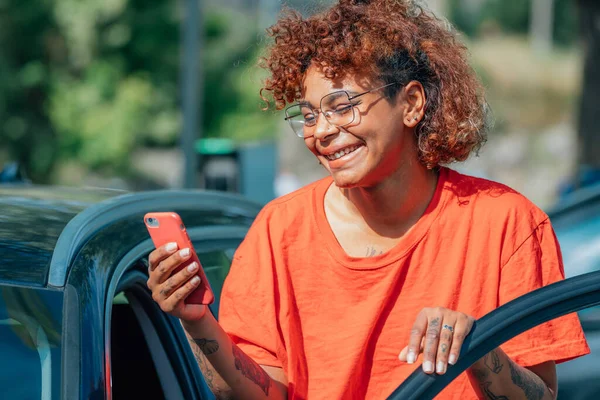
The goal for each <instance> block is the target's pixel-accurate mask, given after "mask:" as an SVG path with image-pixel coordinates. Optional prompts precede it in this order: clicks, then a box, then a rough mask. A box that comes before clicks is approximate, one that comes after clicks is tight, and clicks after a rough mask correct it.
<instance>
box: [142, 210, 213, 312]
mask: <svg viewBox="0 0 600 400" xmlns="http://www.w3.org/2000/svg"><path fill="white" fill-rule="evenodd" d="M149 218H154V221H156V222H157V223H158V224H157V225H156V224H150V223H149V222H148V219H149ZM144 224H145V225H146V228H147V229H148V233H149V234H150V237H151V238H152V242H154V246H156V248H158V247H160V246H163V245H165V244H167V243H170V242H175V243H177V247H178V249H179V250H182V249H185V248H189V249H190V251H191V253H192V254H191V257H190V258H189V259H188V260H187V261H186V262H184V263H183V264H182V265H180V266H179V267H177V268H176V269H175V270H174V271H173V273H172V274H175V273H176V272H178V271H181V270H182V269H183V268H187V266H188V265H190V264H191V263H192V262H194V261H196V262H197V263H198V265H199V266H200V268H198V273H197V275H198V276H199V277H200V279H202V282H200V285H199V286H198V287H197V288H196V289H195V290H194V291H193V292H192V293H190V295H189V296H188V297H187V298H186V299H185V303H186V304H211V303H213V302H214V301H215V296H214V294H213V291H212V289H211V288H210V283H209V282H208V279H207V278H206V275H205V274H204V270H203V269H202V264H200V260H199V259H198V256H197V255H196V251H195V250H194V247H193V246H192V241H191V240H190V238H189V236H188V234H187V232H186V230H185V226H184V225H183V222H182V220H181V217H180V216H179V215H178V214H177V213H174V212H160V213H159V212H156V213H148V214H146V215H145V216H144ZM155 225H156V226H155Z"/></svg>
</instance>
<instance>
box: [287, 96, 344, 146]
mask: <svg viewBox="0 0 600 400" xmlns="http://www.w3.org/2000/svg"><path fill="white" fill-rule="evenodd" d="M321 106H322V110H323V115H324V116H325V118H326V119H327V121H328V122H329V123H330V124H332V125H336V126H346V125H349V124H351V123H352V122H353V121H354V106H353V104H352V102H351V101H350V98H349V97H348V94H347V93H346V92H336V93H331V94H328V95H327V96H325V97H323V99H322V100H321ZM286 114H287V120H288V122H289V124H290V126H291V127H292V130H293V131H294V133H296V135H297V136H298V137H301V138H303V137H305V136H306V132H305V130H306V129H307V128H309V129H310V128H312V127H314V126H316V125H317V118H318V115H317V114H316V113H315V112H313V110H312V109H311V108H310V107H307V106H305V105H294V106H291V107H289V108H288V109H287V111H286Z"/></svg>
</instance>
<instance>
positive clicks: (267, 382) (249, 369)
mask: <svg viewBox="0 0 600 400" xmlns="http://www.w3.org/2000/svg"><path fill="white" fill-rule="evenodd" d="M232 351H233V358H234V359H235V368H236V369H237V370H238V371H240V372H241V373H242V375H244V376H245V377H246V378H248V379H250V380H251V381H252V382H254V383H256V384H257V385H258V387H260V388H261V390H262V391H263V392H264V393H265V395H266V396H268V395H269V387H270V386H271V377H270V376H269V374H267V372H266V371H265V370H264V369H262V368H261V367H260V366H259V365H258V364H257V363H256V362H254V360H252V359H251V358H250V357H248V356H247V355H246V354H244V353H243V352H242V351H241V350H240V349H238V347H237V346H236V345H235V344H234V345H233V346H232Z"/></svg>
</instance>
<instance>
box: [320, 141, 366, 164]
mask: <svg viewBox="0 0 600 400" xmlns="http://www.w3.org/2000/svg"><path fill="white" fill-rule="evenodd" d="M360 147H362V145H360V144H357V145H354V146H350V147H346V148H345V149H342V150H339V151H336V152H335V153H333V154H329V155H326V156H325V158H327V159H328V160H329V161H334V160H337V159H338V158H342V157H343V156H345V155H346V154H350V153H352V152H354V151H356V150H358V149H359V148H360Z"/></svg>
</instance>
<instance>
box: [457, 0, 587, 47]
mask: <svg viewBox="0 0 600 400" xmlns="http://www.w3.org/2000/svg"><path fill="white" fill-rule="evenodd" d="M553 1H554V28H553V32H554V41H555V43H556V44H558V45H563V46H566V45H570V44H572V43H573V42H574V41H575V40H576V38H577V35H578V26H577V4H576V2H575V1H573V0H553ZM474 4H475V6H474ZM476 4H477V3H473V2H472V1H466V0H449V10H450V11H449V19H450V20H451V21H452V23H453V24H454V25H455V26H456V27H457V28H458V29H459V30H461V31H463V32H464V33H465V34H467V35H468V36H472V37H476V36H477V35H478V34H479V33H480V32H481V30H482V29H491V28H494V27H495V28H496V29H499V30H501V31H503V32H506V33H512V34H522V35H525V34H527V33H528V32H529V23H530V17H531V15H530V14H531V0H484V1H483V3H482V4H480V5H478V6H477V5H476Z"/></svg>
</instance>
